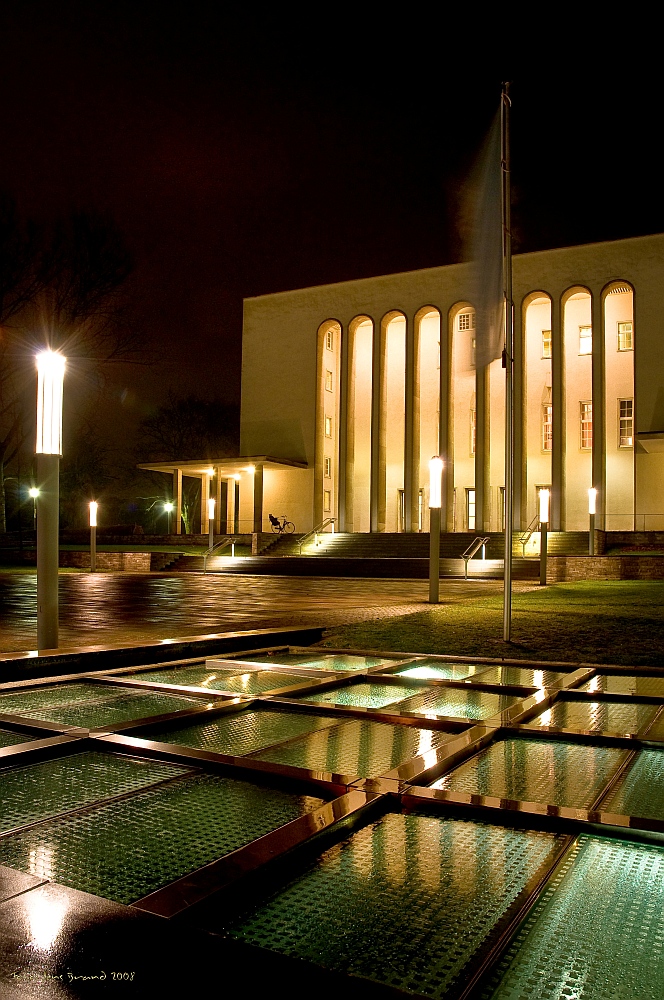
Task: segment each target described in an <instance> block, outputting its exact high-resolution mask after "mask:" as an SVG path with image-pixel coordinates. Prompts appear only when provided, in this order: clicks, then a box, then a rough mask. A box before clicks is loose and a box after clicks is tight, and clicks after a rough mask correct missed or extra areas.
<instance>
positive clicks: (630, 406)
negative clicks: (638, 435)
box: [618, 399, 634, 448]
mask: <svg viewBox="0 0 664 1000" xmlns="http://www.w3.org/2000/svg"><path fill="white" fill-rule="evenodd" d="M633 436H634V400H633V399H619V400H618V447H619V448H632V447H633V443H634V442H633Z"/></svg>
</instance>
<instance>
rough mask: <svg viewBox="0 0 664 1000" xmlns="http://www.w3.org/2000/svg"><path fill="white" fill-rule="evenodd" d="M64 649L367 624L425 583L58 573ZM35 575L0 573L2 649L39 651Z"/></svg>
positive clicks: (479, 587) (462, 588)
mask: <svg viewBox="0 0 664 1000" xmlns="http://www.w3.org/2000/svg"><path fill="white" fill-rule="evenodd" d="M59 585H60V648H61V649H66V648H68V647H70V648H71V647H74V646H88V645H107V644H110V643H126V644H132V643H136V642H140V641H146V640H157V639H172V638H180V637H183V636H191V635H205V634H207V633H211V632H225V631H234V630H242V629H255V628H277V627H278V628H285V627H287V626H306V625H325V626H328V627H332V626H335V625H342V624H345V623H349V622H357V621H363V620H364V621H368V620H372V619H376V618H382V617H388V616H392V615H403V614H410V613H414V612H416V611H421V610H422V607H423V605H424V604H425V603H426V601H427V596H428V583H427V581H426V580H370V579H348V578H341V579H340V578H334V579H330V578H329V577H326V578H323V577H278V576H270V577H267V576H235V575H233V576H232V577H231V576H221V575H213V574H208V575H207V576H204V575H203V574H195V573H173V574H167V573H94V574H92V573H61V574H60V578H59ZM501 588H502V583H501V582H500V581H495V580H482V581H468V582H466V581H463V580H448V581H446V580H441V588H440V589H441V594H440V597H441V602H442V603H448V602H457V601H462V600H466V599H468V598H473V597H486V596H488V595H489V594H490V593H494V592H495V591H497V590H500V589H501ZM36 637H37V576H36V573H25V572H21V573H11V572H7V573H0V652H4V653H9V652H20V651H25V650H31V649H35V648H36V645H37V640H36Z"/></svg>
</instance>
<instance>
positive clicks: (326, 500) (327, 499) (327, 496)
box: [323, 490, 332, 511]
mask: <svg viewBox="0 0 664 1000" xmlns="http://www.w3.org/2000/svg"><path fill="white" fill-rule="evenodd" d="M323 510H325V511H328V510H332V490H323Z"/></svg>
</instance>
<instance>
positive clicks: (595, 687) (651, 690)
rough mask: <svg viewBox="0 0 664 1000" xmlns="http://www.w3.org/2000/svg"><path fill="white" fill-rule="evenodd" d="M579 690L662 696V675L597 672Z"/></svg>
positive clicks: (663, 686)
mask: <svg viewBox="0 0 664 1000" xmlns="http://www.w3.org/2000/svg"><path fill="white" fill-rule="evenodd" d="M578 690H579V691H589V692H590V693H591V694H595V693H600V692H606V693H607V694H643V695H646V696H648V697H651V698H653V697H654V698H656V697H658V696H659V695H662V696H664V677H638V676H635V675H634V674H597V676H596V677H591V678H590V680H589V681H586V683H585V684H582V685H581V687H580V688H579V689H578Z"/></svg>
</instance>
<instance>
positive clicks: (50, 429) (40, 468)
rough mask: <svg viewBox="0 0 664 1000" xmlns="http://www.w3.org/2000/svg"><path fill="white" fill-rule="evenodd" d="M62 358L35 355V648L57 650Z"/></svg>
mask: <svg viewBox="0 0 664 1000" xmlns="http://www.w3.org/2000/svg"><path fill="white" fill-rule="evenodd" d="M65 364H66V359H65V358H64V357H63V356H62V354H58V352H57V351H42V352H41V353H40V354H38V355H37V441H36V444H35V453H36V455H37V479H38V481H39V495H38V496H37V498H36V500H37V514H38V517H37V647H38V649H40V650H42V649H57V648H58V555H59V534H58V532H59V506H60V456H61V455H62V383H63V381H64V375H65Z"/></svg>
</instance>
